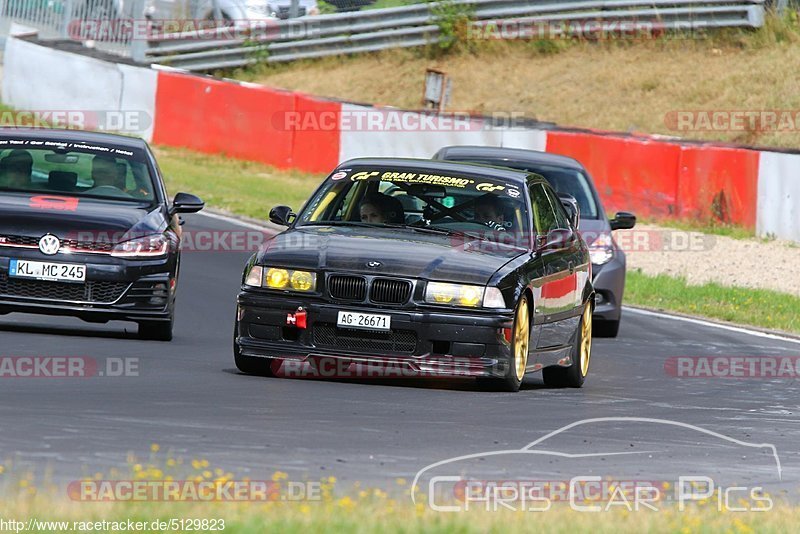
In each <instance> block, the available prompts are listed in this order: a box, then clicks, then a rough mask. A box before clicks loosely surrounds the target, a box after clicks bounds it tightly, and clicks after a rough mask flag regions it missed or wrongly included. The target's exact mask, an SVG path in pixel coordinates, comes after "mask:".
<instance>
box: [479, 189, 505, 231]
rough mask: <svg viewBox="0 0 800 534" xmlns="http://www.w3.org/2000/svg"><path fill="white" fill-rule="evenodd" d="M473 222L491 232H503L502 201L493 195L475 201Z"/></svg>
mask: <svg viewBox="0 0 800 534" xmlns="http://www.w3.org/2000/svg"><path fill="white" fill-rule="evenodd" d="M475 220H476V221H477V222H479V223H481V224H484V225H486V226H488V227H489V228H491V229H493V230H505V216H504V215H503V201H502V200H500V199H499V198H498V197H497V196H495V195H483V196H482V197H480V198H478V199H477V200H476V201H475Z"/></svg>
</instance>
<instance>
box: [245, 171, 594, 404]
mask: <svg viewBox="0 0 800 534" xmlns="http://www.w3.org/2000/svg"><path fill="white" fill-rule="evenodd" d="M577 216H578V213H577V208H576V204H575V201H574V199H571V198H568V197H564V198H561V199H560V198H559V197H558V196H557V195H556V194H555V192H554V191H553V190H552V189H551V187H550V185H549V184H548V183H547V181H546V180H545V179H544V178H543V177H541V176H540V175H536V174H531V173H525V172H520V171H515V170H511V169H502V168H495V167H487V166H482V165H471V164H463V163H449V162H440V161H439V162H437V161H432V160H413V159H357V160H351V161H348V162H345V163H343V164H341V165H340V166H339V167H337V168H336V169H335V170H334V171H333V172H332V173H331V174H330V176H328V178H327V179H326V180H325V181H324V182H323V183H322V185H321V186H320V187H319V189H317V191H316V192H315V193H314V194H313V195H312V196H311V198H310V199H309V200H308V202H307V203H306V205H305V207H304V208H303V209H302V210H301V211H300V213H299V214H297V215H295V214H294V213H292V211H291V209H290V208H289V207H286V206H278V207H276V208H274V209H273V210H272V212H271V213H270V219H271V220H272V222H274V223H276V224H281V225H285V226H288V227H289V228H288V229H287V230H286V231H284V232H282V233H280V234H278V235H277V236H275V237H274V238H273V239H271V240H270V241H269V242H268V243H267V244H266V245H265V246H264V247H262V249H261V250H260V251H259V252H258V253H257V254H255V255H254V256H253V257H252V258H251V259H250V261H249V262H248V264H247V266H246V267H245V270H244V274H243V278H242V288H241V292H240V293H239V296H238V307H237V316H236V326H235V332H234V357H235V361H236V365H237V367H238V368H239V369H240V370H241V371H243V372H245V373H251V374H261V375H272V374H275V373H276V372H277V371H278V370H279V369H280V368H281V365H282V364H285V363H286V362H295V363H296V362H303V363H307V364H309V365H314V366H318V365H320V363H321V362H324V361H330V360H338V363H340V364H342V363H343V364H347V365H358V364H364V363H369V364H370V365H387V366H388V365H393V366H404V367H406V368H408V369H409V370H411V371H412V372H418V373H421V374H425V375H430V374H436V375H446V376H475V377H478V378H479V379H480V380H481V381H483V382H486V383H487V384H489V385H491V386H493V387H499V388H500V389H505V390H511V391H516V390H518V389H519V387H520V383H521V381H522V379H523V376H524V375H525V373H526V372H532V371H537V370H540V369H542V370H543V376H544V380H545V382H546V383H547V384H548V385H552V386H557V387H558V386H572V387H580V386H581V385H583V383H584V379H585V377H586V375H587V373H588V369H589V358H590V356H591V340H592V337H591V335H592V306H593V303H594V300H593V289H592V283H591V272H590V271H591V262H590V260H589V251H588V249H587V247H586V244H585V243H584V241H583V240H582V238H581V236H580V235H579V233H578V232H577V231H576V228H577Z"/></svg>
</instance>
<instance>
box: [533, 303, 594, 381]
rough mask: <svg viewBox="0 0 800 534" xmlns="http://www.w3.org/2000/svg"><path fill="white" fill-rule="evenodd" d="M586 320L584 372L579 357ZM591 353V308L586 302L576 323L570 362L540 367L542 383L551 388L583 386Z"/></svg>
mask: <svg viewBox="0 0 800 534" xmlns="http://www.w3.org/2000/svg"><path fill="white" fill-rule="evenodd" d="M587 320H588V322H589V324H588V338H589V348H588V351H589V358H588V359H587V363H586V369H585V372H584V369H583V365H582V361H583V360H582V358H581V349H582V347H583V344H584V332H586V330H585V329H584V322H586V321H587ZM591 353H592V308H591V305H590V304H586V308H585V309H584V312H583V315H581V321H580V323H579V325H578V331H577V332H576V334H575V343H574V344H573V346H572V353H571V354H570V359H571V360H572V363H571V364H570V366H569V367H559V366H552V367H545V368H544V369H542V378H543V379H544V384H545V385H546V386H547V387H551V388H579V387H583V384H584V382H585V381H586V376H587V375H588V373H589V368H588V365H589V363H588V360H590V359H591Z"/></svg>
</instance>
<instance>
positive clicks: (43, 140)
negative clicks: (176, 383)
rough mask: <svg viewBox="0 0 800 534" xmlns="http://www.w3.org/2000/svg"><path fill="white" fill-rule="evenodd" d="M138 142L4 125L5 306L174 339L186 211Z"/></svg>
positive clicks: (0, 208) (187, 203) (0, 267)
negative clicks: (131, 324) (127, 325)
mask: <svg viewBox="0 0 800 534" xmlns="http://www.w3.org/2000/svg"><path fill="white" fill-rule="evenodd" d="M202 208H203V202H202V201H201V200H200V199H199V198H197V197H195V196H193V195H189V194H186V193H178V195H177V196H176V197H175V199H174V200H173V201H169V200H168V199H167V192H166V189H165V188H164V183H163V181H162V177H161V174H160V171H159V169H158V166H157V165H156V160H155V158H154V157H153V154H152V152H151V151H150V149H149V148H148V146H147V144H146V143H145V142H144V141H142V140H140V139H134V138H129V137H122V136H116V135H110V134H101V133H89V132H83V131H70V130H48V129H35V130H23V129H2V130H0V314H7V313H10V312H25V313H38V314H47V315H70V316H75V317H79V318H81V319H83V320H85V321H89V322H100V323H102V322H108V321H109V320H112V319H114V320H127V321H135V322H137V323H138V325H139V334H140V337H143V338H145V339H154V340H162V341H169V340H170V339H172V325H173V319H174V313H175V312H174V308H175V293H176V289H177V282H178V271H179V266H180V244H181V227H180V221H179V218H178V214H179V213H193V212H197V211H199V210H201V209H202Z"/></svg>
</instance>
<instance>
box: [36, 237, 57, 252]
mask: <svg viewBox="0 0 800 534" xmlns="http://www.w3.org/2000/svg"><path fill="white" fill-rule="evenodd" d="M59 248H61V241H59V240H58V238H57V237H56V236H54V235H53V234H47V235H45V236H42V238H41V239H40V240H39V250H41V251H42V254H47V255H48V256H52V255H53V254H55V253H56V252H58V249H59Z"/></svg>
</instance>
